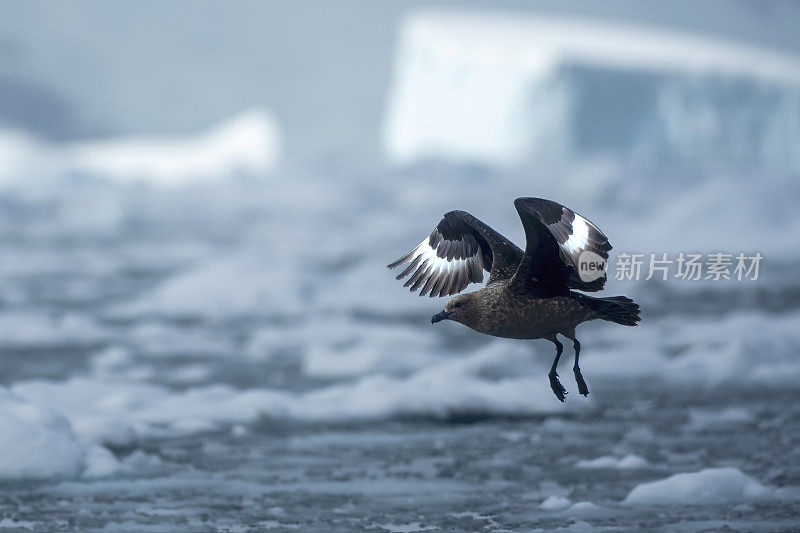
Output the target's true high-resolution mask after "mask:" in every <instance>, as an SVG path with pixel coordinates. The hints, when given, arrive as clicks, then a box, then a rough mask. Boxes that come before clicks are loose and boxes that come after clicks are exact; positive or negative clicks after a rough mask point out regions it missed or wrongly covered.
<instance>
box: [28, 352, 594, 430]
mask: <svg viewBox="0 0 800 533" xmlns="http://www.w3.org/2000/svg"><path fill="white" fill-rule="evenodd" d="M491 368H496V369H502V370H501V372H503V374H501V376H503V377H500V379H495V380H485V379H482V377H481V376H482V375H483V374H484V373H485V372H487V370H488V369H491ZM513 369H514V366H513V365H512V366H509V365H508V364H504V362H503V361H502V359H500V360H498V358H497V356H496V354H495V352H494V351H493V350H487V351H484V352H479V353H477V354H475V355H472V356H468V357H465V358H461V359H455V360H445V361H442V362H439V363H437V364H433V365H430V366H423V367H422V368H421V369H420V370H417V371H415V372H414V373H412V374H410V375H408V376H406V377H390V376H386V375H383V374H381V373H374V374H373V373H370V374H367V375H366V376H364V377H360V378H358V379H355V380H353V381H348V382H341V383H337V384H334V385H330V386H328V387H321V388H317V389H314V390H311V391H309V392H305V393H291V392H287V391H283V390H279V389H269V388H258V389H246V390H237V389H234V388H232V387H229V386H226V385H206V386H195V387H190V388H187V389H186V390H183V391H174V390H170V389H168V388H166V387H163V386H158V385H154V384H150V383H145V382H141V383H131V382H130V381H126V380H118V379H113V378H111V377H110V376H107V375H100V376H98V377H97V378H90V377H83V378H77V377H76V378H71V379H68V380H64V381H45V380H32V381H20V382H17V383H15V384H14V387H13V391H14V393H15V394H18V395H19V396H21V397H24V398H25V399H26V400H28V401H30V402H33V403H34V404H36V405H41V406H45V407H47V408H52V409H58V410H59V411H60V412H61V413H63V414H64V415H65V416H66V417H68V418H69V420H70V421H71V423H72V428H73V429H74V431H75V433H76V434H77V435H78V436H79V437H80V438H82V439H85V440H90V441H93V442H97V443H101V444H109V445H116V446H125V445H131V444H133V443H135V442H136V440H137V439H138V438H147V437H154V436H161V435H187V434H193V433H198V432H205V431H210V430H220V429H224V428H226V427H230V426H234V425H236V424H252V423H255V422H256V421H258V420H259V419H261V418H263V417H267V418H269V419H278V420H280V419H283V420H289V421H299V422H306V423H311V422H326V423H332V422H350V421H369V420H381V419H386V418H393V417H409V416H411V417H425V418H435V419H443V418H448V417H451V416H457V415H516V416H518V415H540V414H547V413H555V412H563V409H564V408H563V407H562V406H561V405H559V404H558V403H555V402H553V401H552V398H551V397H550V396H551V394H552V393H551V392H550V391H549V389H548V388H546V387H544V386H542V384H543V380H542V379H540V378H539V377H536V378H534V377H528V376H518V375H515V372H514V370H513ZM586 409H591V401H589V400H586V401H583V402H580V403H577V402H573V403H571V404H568V406H567V410H569V411H572V412H575V411H581V410H586Z"/></svg>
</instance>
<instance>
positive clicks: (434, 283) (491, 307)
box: [388, 198, 640, 402]
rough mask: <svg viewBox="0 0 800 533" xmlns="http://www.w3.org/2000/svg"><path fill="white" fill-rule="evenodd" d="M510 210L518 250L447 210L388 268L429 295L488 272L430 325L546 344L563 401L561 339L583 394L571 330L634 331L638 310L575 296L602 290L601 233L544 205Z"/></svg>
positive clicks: (523, 202) (536, 201)
mask: <svg viewBox="0 0 800 533" xmlns="http://www.w3.org/2000/svg"><path fill="white" fill-rule="evenodd" d="M514 207H516V209H517V212H518V213H519V217H520V219H521V220H522V226H523V227H524V228H525V240H526V244H525V251H524V252H523V251H522V250H521V249H520V248H519V247H517V246H516V245H515V244H514V243H512V242H511V241H509V240H508V239H506V238H505V237H503V236H502V235H501V234H500V233H498V232H497V231H495V230H493V229H492V228H491V227H489V226H488V225H486V224H484V223H483V222H481V221H480V220H478V219H477V218H475V217H474V216H472V215H470V214H469V213H467V212H465V211H450V212H449V213H446V214H445V215H444V218H442V220H441V221H439V224H437V226H436V228H434V230H433V231H432V232H431V234H430V236H428V237H426V238H425V239H424V240H423V241H422V242H421V243H419V244H418V245H417V246H415V247H414V248H413V249H412V250H411V251H410V252H408V253H407V254H405V255H404V256H403V257H401V258H400V259H398V260H397V261H395V262H393V263H391V264H390V265H388V267H389V268H390V269H393V268H396V267H398V266H400V265H402V264H404V263H408V266H406V267H405V268H404V269H403V271H402V272H400V274H399V275H398V276H397V279H403V278H405V277H406V276H410V277H409V278H408V280H407V281H406V282H405V285H404V287H410V290H411V291H412V292H413V291H416V290H418V289H419V290H420V294H419V295H420V296H425V295H426V294H429V295H430V296H431V297H433V296H450V295H453V294H457V293H460V292H461V291H462V290H464V289H465V288H466V287H467V286H468V285H469V284H470V283H482V282H483V272H484V270H485V271H487V272H488V273H489V280H488V281H487V283H486V285H485V286H484V287H483V288H481V289H479V290H477V291H474V292H469V293H465V294H459V295H458V296H455V297H454V298H452V299H450V300H449V301H448V302H447V304H446V305H445V306H444V310H443V311H442V312H440V313H437V314H435V315H434V316H433V317H432V318H431V323H432V324H435V323H437V322H441V321H442V320H454V321H456V322H460V323H462V324H464V325H465V326H467V327H469V328H472V329H474V330H475V331H478V332H480V333H485V334H487V335H493V336H495V337H505V338H511V339H547V340H549V341H550V342H552V343H553V344H554V345H555V347H556V356H555V359H554V360H553V366H552V367H551V368H550V373H549V374H548V377H549V378H550V388H552V389H553V392H554V393H555V395H556V397H557V398H558V399H559V400H561V401H562V402H563V401H564V400H565V395H566V394H567V390H566V389H565V388H564V386H563V385H562V384H561V381H560V380H559V378H558V372H557V367H558V361H559V359H560V358H561V353H562V352H563V351H564V346H563V344H561V342H560V341H559V340H558V338H557V335H559V334H560V335H562V336H564V337H566V338H568V339H570V340H571V341H572V345H573V347H574V349H575V364H574V365H573V367H572V370H573V372H574V374H575V381H576V383H577V385H578V392H579V393H580V394H583V395H584V396H588V395H589V387H588V386H587V385H586V381H585V380H584V379H583V375H582V374H581V369H580V366H579V364H578V358H579V357H580V352H581V344H580V342H578V339H577V338H576V337H575V328H576V327H577V326H578V325H579V324H582V323H583V322H587V321H589V320H595V319H602V320H607V321H609V322H614V323H616V324H622V325H623V326H635V325H636V323H637V322H639V320H640V317H639V306H638V305H637V304H636V303H634V301H633V300H631V299H630V298H627V297H625V296H613V297H608V298H595V297H592V296H588V295H586V294H583V293H581V292H576V290H577V291H584V292H596V291H600V290H602V289H603V286H604V285H605V282H606V274H605V264H606V263H605V262H606V261H607V260H608V252H609V250H611V244H610V243H609V242H608V238H607V237H606V236H605V234H604V233H603V232H602V231H600V228H598V227H597V226H596V225H594V224H593V223H591V222H590V221H589V220H588V219H586V218H584V217H582V216H581V215H579V214H578V213H576V212H575V211H573V210H571V209H569V208H568V207H565V206H563V205H561V204H559V203H556V202H553V201H551V200H545V199H542V198H517V199H516V200H514ZM572 289H575V290H572Z"/></svg>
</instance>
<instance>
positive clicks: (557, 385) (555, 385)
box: [547, 336, 567, 402]
mask: <svg viewBox="0 0 800 533" xmlns="http://www.w3.org/2000/svg"><path fill="white" fill-rule="evenodd" d="M549 340H550V342H552V343H553V344H555V345H556V358H555V359H554V360H553V366H552V367H551V368H550V373H549V374H547V377H549V378H550V388H551V389H553V393H555V395H556V398H558V399H559V400H561V401H562V402H563V401H564V396H565V395H566V394H567V389H565V388H564V385H562V384H561V382H560V381H559V380H558V372H556V367H558V360H559V359H560V358H561V352H563V351H564V345H563V344H561V343H560V342H558V339H557V338H556V337H555V336H553V337H552V338H551V339H549Z"/></svg>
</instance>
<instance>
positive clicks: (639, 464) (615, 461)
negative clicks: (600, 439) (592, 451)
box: [575, 453, 650, 470]
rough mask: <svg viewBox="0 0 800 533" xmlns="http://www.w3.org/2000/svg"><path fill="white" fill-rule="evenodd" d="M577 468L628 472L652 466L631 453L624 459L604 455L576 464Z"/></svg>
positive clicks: (582, 460)
mask: <svg viewBox="0 0 800 533" xmlns="http://www.w3.org/2000/svg"><path fill="white" fill-rule="evenodd" d="M575 466H576V467H577V468H610V469H619V470H628V469H634V468H647V467H648V466H650V464H649V463H648V462H647V460H646V459H645V458H643V457H640V456H638V455H636V454H633V453H629V454H627V455H625V456H624V457H614V456H611V455H604V456H602V457H597V458H595V459H581V460H580V461H578V462H577V463H575Z"/></svg>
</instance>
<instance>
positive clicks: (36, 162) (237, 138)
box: [0, 109, 280, 186]
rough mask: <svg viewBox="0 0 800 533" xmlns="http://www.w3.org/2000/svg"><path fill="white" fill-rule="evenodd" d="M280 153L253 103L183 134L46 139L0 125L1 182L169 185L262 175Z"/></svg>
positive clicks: (269, 124)
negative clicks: (88, 179)
mask: <svg viewBox="0 0 800 533" xmlns="http://www.w3.org/2000/svg"><path fill="white" fill-rule="evenodd" d="M279 155H280V135H279V132H278V128H277V126H276V124H275V121H274V119H273V118H272V116H271V115H270V114H269V113H267V112H266V111H263V110H258V109H256V110H251V111H248V112H245V113H242V114H241V115H238V116H236V117H234V118H232V119H230V120H228V121H226V122H223V123H222V124H219V125H217V126H215V127H213V128H211V129H209V130H208V131H206V132H203V133H200V134H198V135H194V136H187V137H183V138H180V137H164V138H155V137H143V138H116V139H108V140H97V141H80V142H73V143H68V144H48V143H45V142H43V141H39V140H37V139H34V138H32V137H30V136H27V135H25V134H21V133H15V132H2V131H0V162H2V164H0V183H3V182H5V181H9V180H12V181H17V182H24V181H25V180H26V179H30V176H31V175H35V176H36V175H44V176H51V177H56V178H60V177H63V176H68V175H88V176H92V177H96V178H100V179H107V180H112V181H120V182H144V183H149V184H154V185H166V186H174V185H181V184H185V183H191V182H195V181H211V180H220V179H227V178H230V177H231V176H234V175H238V174H244V175H254V176H261V175H263V174H264V173H266V172H268V171H269V170H271V169H272V168H273V167H274V166H275V165H276V163H277V161H278V158H279ZM6 156H8V157H6Z"/></svg>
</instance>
